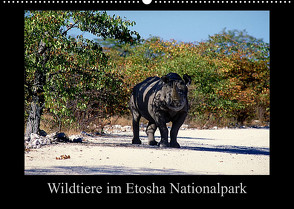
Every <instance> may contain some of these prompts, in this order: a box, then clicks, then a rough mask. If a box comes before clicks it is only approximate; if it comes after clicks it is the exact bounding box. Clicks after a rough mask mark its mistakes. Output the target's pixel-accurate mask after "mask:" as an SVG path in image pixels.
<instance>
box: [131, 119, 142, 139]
mask: <svg viewBox="0 0 294 209" xmlns="http://www.w3.org/2000/svg"><path fill="white" fill-rule="evenodd" d="M140 118H141V115H140V114H134V113H133V135H134V137H133V140H132V144H141V143H142V142H141V140H140V138H139V121H140Z"/></svg>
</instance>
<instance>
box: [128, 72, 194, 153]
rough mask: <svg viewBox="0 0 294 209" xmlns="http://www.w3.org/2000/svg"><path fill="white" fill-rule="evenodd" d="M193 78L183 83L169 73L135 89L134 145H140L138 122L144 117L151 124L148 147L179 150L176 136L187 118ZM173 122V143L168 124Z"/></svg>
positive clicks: (186, 78) (132, 103) (185, 76)
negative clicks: (159, 137)
mask: <svg viewBox="0 0 294 209" xmlns="http://www.w3.org/2000/svg"><path fill="white" fill-rule="evenodd" d="M190 83H191V77H190V76H188V75H186V74H185V75H184V76H183V79H182V78H181V77H180V76H179V75H178V74H176V73H169V74H167V75H165V76H163V77H161V78H159V77H149V78H147V79H146V80H144V81H143V82H141V83H139V84H137V85H136V86H135V87H134V88H133V92H132V95H131V99H130V104H129V106H130V110H131V113H132V116H133V140H132V143H133V144H141V140H140V138H139V121H140V118H141V117H142V116H143V117H144V118H145V119H147V120H148V121H149V123H148V125H147V128H146V133H147V136H148V143H149V145H158V146H160V147H169V146H170V147H176V148H179V147H180V145H179V143H178V142H177V135H178V131H179V129H180V127H181V125H182V124H183V123H184V121H185V118H186V116H187V114H188V98H187V93H188V88H187V85H189V84H190ZM170 121H171V122H172V128H171V131H170V143H168V129H167V127H166V123H168V122H170ZM157 127H158V128H159V130H160V135H161V140H160V142H159V143H157V142H156V141H155V139H154V133H155V131H156V129H157Z"/></svg>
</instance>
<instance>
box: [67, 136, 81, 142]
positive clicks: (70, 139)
mask: <svg viewBox="0 0 294 209" xmlns="http://www.w3.org/2000/svg"><path fill="white" fill-rule="evenodd" d="M69 141H70V142H75V143H82V142H83V137H82V136H80V135H71V136H70V137H69Z"/></svg>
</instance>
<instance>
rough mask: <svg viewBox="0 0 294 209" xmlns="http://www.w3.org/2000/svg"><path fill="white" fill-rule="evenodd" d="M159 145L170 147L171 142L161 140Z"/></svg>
mask: <svg viewBox="0 0 294 209" xmlns="http://www.w3.org/2000/svg"><path fill="white" fill-rule="evenodd" d="M158 146H159V147H169V144H168V142H159V143H158Z"/></svg>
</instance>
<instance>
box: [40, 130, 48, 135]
mask: <svg viewBox="0 0 294 209" xmlns="http://www.w3.org/2000/svg"><path fill="white" fill-rule="evenodd" d="M39 135H40V136H47V133H46V131H44V130H40V131H39Z"/></svg>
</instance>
